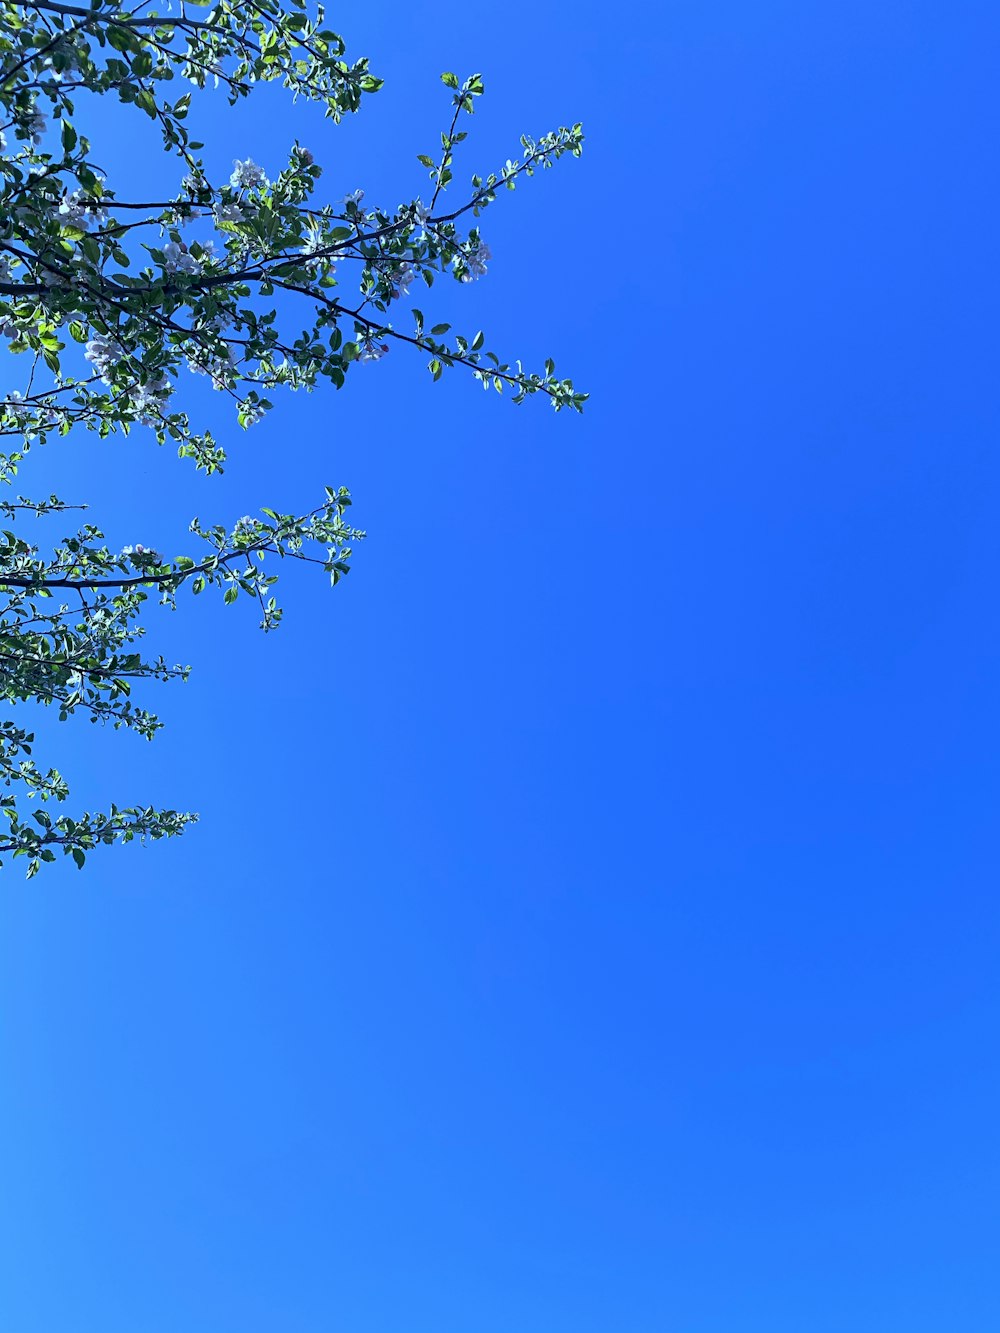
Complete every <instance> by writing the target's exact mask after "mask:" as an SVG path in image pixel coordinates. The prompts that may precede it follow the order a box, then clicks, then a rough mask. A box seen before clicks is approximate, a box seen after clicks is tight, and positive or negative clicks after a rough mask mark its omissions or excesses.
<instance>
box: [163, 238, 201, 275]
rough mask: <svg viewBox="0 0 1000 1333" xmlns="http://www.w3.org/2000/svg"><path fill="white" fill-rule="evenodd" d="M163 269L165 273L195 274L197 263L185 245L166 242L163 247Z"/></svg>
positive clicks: (176, 242)
mask: <svg viewBox="0 0 1000 1333" xmlns="http://www.w3.org/2000/svg"><path fill="white" fill-rule="evenodd" d="M163 267H164V269H165V270H166V271H167V273H197V272H198V271H199V270H198V261H197V259H195V257H194V255H192V254H190V253H189V251H188V248H187V246H186V245H184V244H182V243H180V242H178V241H168V242H167V244H166V245H165V246H164V247H163Z"/></svg>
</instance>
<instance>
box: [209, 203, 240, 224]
mask: <svg viewBox="0 0 1000 1333" xmlns="http://www.w3.org/2000/svg"><path fill="white" fill-rule="evenodd" d="M212 217H213V218H214V219H215V222H216V224H217V225H218V224H219V223H223V222H245V221H246V213H245V212H244V211H243V209H242V208H241V207H240V205H239V204H221V203H220V204H216V205H215V209H214V210H213V213H212Z"/></svg>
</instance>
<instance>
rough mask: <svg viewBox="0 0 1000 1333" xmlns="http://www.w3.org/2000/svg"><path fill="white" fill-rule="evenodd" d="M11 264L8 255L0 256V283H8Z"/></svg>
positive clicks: (10, 275) (10, 274)
mask: <svg viewBox="0 0 1000 1333" xmlns="http://www.w3.org/2000/svg"><path fill="white" fill-rule="evenodd" d="M12 263H13V261H12V260H11V258H10V256H9V255H0V282H10V280H11V277H12V271H11V266H12Z"/></svg>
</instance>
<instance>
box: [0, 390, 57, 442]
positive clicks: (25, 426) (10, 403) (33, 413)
mask: <svg viewBox="0 0 1000 1333" xmlns="http://www.w3.org/2000/svg"><path fill="white" fill-rule="evenodd" d="M0 406H2V407H5V408H6V409H7V411H8V412H9V413H10V414H11V416H13V418H14V420H15V422H16V423H17V425H18V426H19V427H20V429H21V430H23V431H24V434H25V438H26V439H29V440H33V439H34V438H35V436H36V435H37V434H38V431H39V429H40V428H41V429H44V428H45V427H48V426H56V425H58V424H59V422H60V421H61V420H62V415H61V414H60V413H59V412H58V411H57V410H56V408H54V407H53V406H52V404H51V403H45V402H43V403H41V404H39V406H38V407H30V406H28V404H27V403H26V402H25V398H24V394H23V393H21V392H20V391H19V390H17V389H11V391H10V393H9V394H8V395H7V397H6V398H5V399H4V401H3V403H2V404H0Z"/></svg>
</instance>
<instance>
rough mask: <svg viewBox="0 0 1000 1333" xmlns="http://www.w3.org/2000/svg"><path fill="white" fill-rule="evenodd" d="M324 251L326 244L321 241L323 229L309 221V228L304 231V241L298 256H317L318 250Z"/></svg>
mask: <svg viewBox="0 0 1000 1333" xmlns="http://www.w3.org/2000/svg"><path fill="white" fill-rule="evenodd" d="M324 249H326V244H325V242H324V240H323V228H322V227H321V226H320V225H319V223H318V222H313V221H310V223H309V226H308V228H307V229H306V236H305V240H304V242H303V244H302V248H301V250H300V251H299V254H302V255H314V254H317V253H318V252H319V251H320V250H324Z"/></svg>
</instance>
